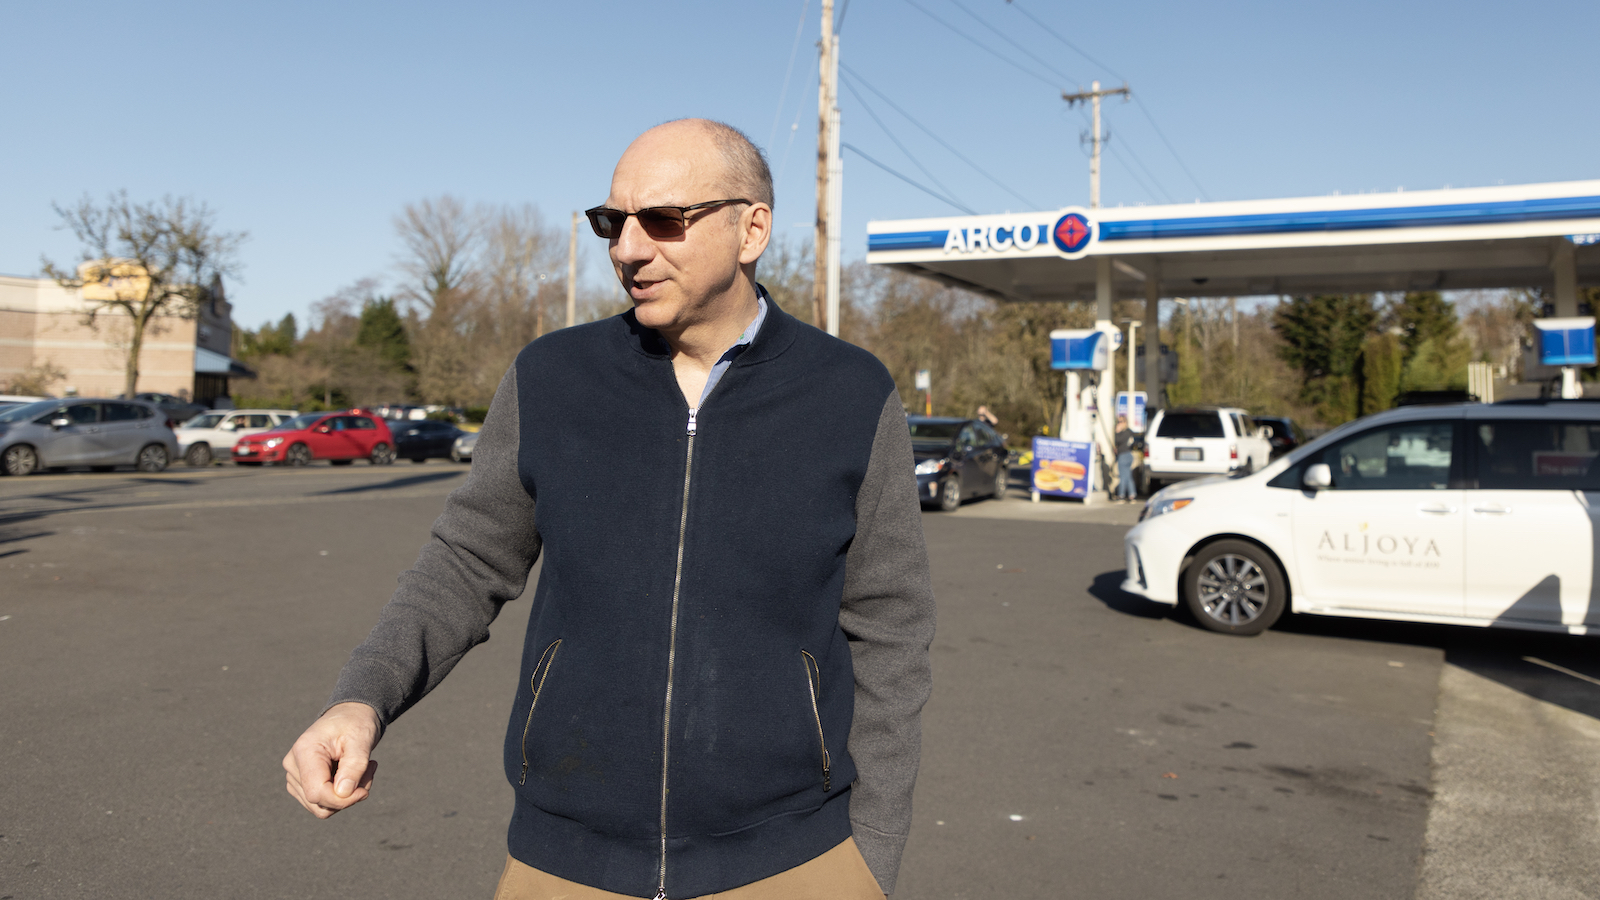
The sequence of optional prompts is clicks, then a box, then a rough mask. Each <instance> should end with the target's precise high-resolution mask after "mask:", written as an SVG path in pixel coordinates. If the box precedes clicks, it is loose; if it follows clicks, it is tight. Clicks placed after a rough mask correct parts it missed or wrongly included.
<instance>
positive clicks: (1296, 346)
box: [1272, 294, 1378, 425]
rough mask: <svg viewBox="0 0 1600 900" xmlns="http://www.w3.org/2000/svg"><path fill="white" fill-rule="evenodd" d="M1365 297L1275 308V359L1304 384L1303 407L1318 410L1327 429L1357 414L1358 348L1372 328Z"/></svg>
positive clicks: (1372, 310)
mask: <svg viewBox="0 0 1600 900" xmlns="http://www.w3.org/2000/svg"><path fill="white" fill-rule="evenodd" d="M1377 324H1378V311H1377V308H1376V307H1375V306H1374V305H1373V303H1372V297H1371V296H1370V295H1368V294H1317V295H1314V296H1310V297H1295V298H1293V299H1291V300H1289V301H1288V302H1286V303H1280V304H1278V308H1277V309H1276V310H1275V311H1274V313H1273V322H1272V327H1273V329H1274V330H1275V331H1277V332H1278V335H1279V337H1281V338H1282V339H1283V347H1282V348H1281V349H1280V350H1279V355H1280V356H1281V357H1282V358H1283V360H1284V362H1287V363H1288V364H1289V365H1291V366H1294V367H1295V368H1297V369H1299V370H1300V372H1301V376H1302V377H1303V378H1304V379H1305V381H1304V387H1303V388H1302V390H1301V392H1300V400H1301V402H1303V403H1307V404H1311V405H1314V406H1316V407H1317V409H1318V415H1319V416H1320V417H1321V418H1322V420H1323V421H1324V422H1327V423H1328V424H1330V425H1334V424H1338V423H1340V422H1345V421H1349V420H1350V419H1353V418H1355V417H1356V416H1357V415H1359V414H1360V401H1361V392H1360V390H1359V389H1358V386H1357V383H1356V382H1357V380H1358V379H1359V377H1360V374H1361V347H1362V344H1363V343H1364V342H1365V341H1366V339H1367V337H1368V336H1369V335H1371V334H1372V333H1373V332H1374V331H1375V330H1376V328H1377Z"/></svg>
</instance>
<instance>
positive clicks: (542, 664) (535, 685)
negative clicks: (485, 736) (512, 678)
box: [517, 640, 561, 785]
mask: <svg viewBox="0 0 1600 900" xmlns="http://www.w3.org/2000/svg"><path fill="white" fill-rule="evenodd" d="M560 647H561V641H559V640H557V641H556V642H555V643H553V644H551V645H550V646H548V647H546V648H544V652H543V653H541V654H539V662H538V664H537V665H535V666H534V667H533V674H532V675H530V676H528V689H529V690H531V691H533V702H531V703H529V704H528V722H527V724H526V725H523V726H522V777H521V778H518V779H517V784H519V785H521V784H527V783H528V730H529V729H531V728H532V727H533V711H534V709H535V708H536V707H538V705H539V691H541V690H543V689H544V680H545V679H546V678H549V677H550V667H551V666H553V665H555V664H556V650H558V649H560Z"/></svg>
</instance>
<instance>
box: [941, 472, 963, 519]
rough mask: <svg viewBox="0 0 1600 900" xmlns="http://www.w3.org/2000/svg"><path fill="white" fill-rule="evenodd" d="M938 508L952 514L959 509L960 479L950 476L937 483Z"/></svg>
mask: <svg viewBox="0 0 1600 900" xmlns="http://www.w3.org/2000/svg"><path fill="white" fill-rule="evenodd" d="M939 508H940V509H942V510H944V511H945V512H954V511H956V510H957V509H960V508H961V479H960V477H958V476H956V475H951V476H949V477H948V478H946V479H945V480H943V481H941V482H939Z"/></svg>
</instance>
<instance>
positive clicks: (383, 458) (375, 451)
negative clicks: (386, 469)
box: [367, 444, 394, 466]
mask: <svg viewBox="0 0 1600 900" xmlns="http://www.w3.org/2000/svg"><path fill="white" fill-rule="evenodd" d="M367 458H368V459H369V460H371V461H372V464H373V465H375V466H387V465H388V464H390V463H392V462H394V448H393V447H391V446H389V445H388V444H379V445H377V446H376V447H373V448H372V455H371V456H369V457H367Z"/></svg>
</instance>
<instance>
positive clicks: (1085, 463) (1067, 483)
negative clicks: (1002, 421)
mask: <svg viewBox="0 0 1600 900" xmlns="http://www.w3.org/2000/svg"><path fill="white" fill-rule="evenodd" d="M1093 453H1094V444H1092V443H1090V442H1088V441H1059V440H1056V439H1055V438H1046V437H1036V438H1034V439H1033V471H1032V473H1031V474H1032V476H1033V489H1034V490H1035V491H1038V492H1039V493H1041V494H1047V495H1049V496H1052V497H1077V498H1078V499H1080V500H1081V499H1083V498H1084V497H1087V496H1089V466H1090V463H1091V461H1092V460H1093V459H1094V456H1093Z"/></svg>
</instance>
